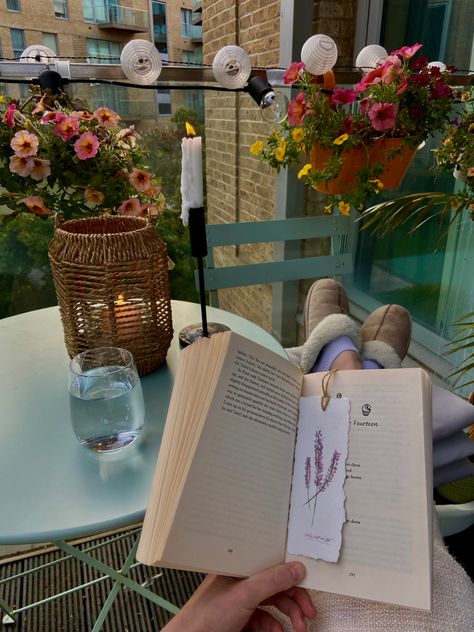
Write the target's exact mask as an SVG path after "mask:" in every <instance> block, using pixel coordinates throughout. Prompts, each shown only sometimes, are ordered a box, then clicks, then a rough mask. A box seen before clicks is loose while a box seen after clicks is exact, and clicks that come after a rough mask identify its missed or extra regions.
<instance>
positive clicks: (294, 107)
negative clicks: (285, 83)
mask: <svg viewBox="0 0 474 632" xmlns="http://www.w3.org/2000/svg"><path fill="white" fill-rule="evenodd" d="M307 110H308V108H307V104H306V101H305V94H304V92H300V93H299V94H298V95H297V96H296V97H295V98H294V99H293V100H291V101H290V104H289V106H288V122H289V124H290V125H300V124H301V121H302V120H303V118H304V116H305V114H306V113H307Z"/></svg>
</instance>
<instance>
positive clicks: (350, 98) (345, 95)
mask: <svg viewBox="0 0 474 632" xmlns="http://www.w3.org/2000/svg"><path fill="white" fill-rule="evenodd" d="M355 99H356V93H355V92H354V90H345V89H343V88H336V89H335V90H334V92H333V93H332V96H331V100H332V101H333V102H334V103H340V104H344V103H354V101H355Z"/></svg>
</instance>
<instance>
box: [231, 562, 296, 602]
mask: <svg viewBox="0 0 474 632" xmlns="http://www.w3.org/2000/svg"><path fill="white" fill-rule="evenodd" d="M305 575H306V569H305V567H304V566H303V564H301V563H300V562H289V563H288V564H278V566H273V567H272V568H268V569H266V570H264V571H261V572H260V573H257V574H256V575H252V576H251V577H248V578H247V579H244V580H243V581H242V582H240V583H239V584H238V588H237V590H238V592H239V593H240V595H239V596H240V598H241V600H242V603H245V604H246V605H247V604H248V605H251V606H253V607H254V608H255V607H256V606H258V604H259V603H261V602H262V601H264V600H265V599H268V597H271V596H272V595H276V594H277V593H280V592H284V591H285V590H288V589H289V588H292V587H293V586H296V584H299V583H300V582H301V581H302V580H303V578H304V576H305Z"/></svg>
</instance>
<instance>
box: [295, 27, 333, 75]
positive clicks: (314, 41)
mask: <svg viewBox="0 0 474 632" xmlns="http://www.w3.org/2000/svg"><path fill="white" fill-rule="evenodd" d="M301 61H302V62H303V63H304V66H305V70H307V71H308V72H310V73H311V74H312V75H324V73H325V72H327V71H328V70H331V68H333V66H334V64H335V63H336V61H337V46H336V42H335V41H334V40H333V39H332V38H331V37H329V35H322V34H321V33H319V34H317V35H313V36H312V37H310V38H309V39H308V40H306V42H305V43H304V44H303V48H302V49H301Z"/></svg>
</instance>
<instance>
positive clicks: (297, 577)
mask: <svg viewBox="0 0 474 632" xmlns="http://www.w3.org/2000/svg"><path fill="white" fill-rule="evenodd" d="M288 566H289V567H290V573H291V576H292V577H293V579H294V581H295V582H297V583H299V582H300V581H301V580H302V579H303V578H304V576H305V575H306V568H305V567H304V566H303V564H301V563H300V562H291V563H290V564H289V565H288Z"/></svg>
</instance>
